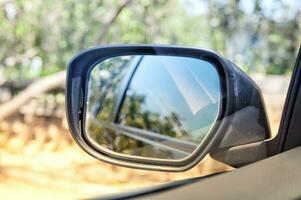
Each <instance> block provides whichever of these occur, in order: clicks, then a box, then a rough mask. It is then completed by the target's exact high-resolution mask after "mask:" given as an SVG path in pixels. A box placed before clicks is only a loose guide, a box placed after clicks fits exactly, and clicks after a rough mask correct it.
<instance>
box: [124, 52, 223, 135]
mask: <svg viewBox="0 0 301 200" xmlns="http://www.w3.org/2000/svg"><path fill="white" fill-rule="evenodd" d="M220 90H221V89H220V81H219V76H218V73H217V71H216V69H215V67H214V66H213V65H212V64H211V63H209V62H207V61H204V60H200V59H195V58H188V57H174V56H144V57H143V59H142V61H141V63H140V64H139V67H138V69H137V70H136V72H135V75H134V77H133V79H132V82H131V84H130V88H129V91H128V93H127V96H128V95H131V94H132V93H135V94H138V95H144V96H145V97H146V98H145V103H144V105H143V109H144V110H145V111H146V110H147V111H151V112H156V113H160V114H161V116H162V117H164V116H170V114H171V113H172V112H174V113H177V115H178V116H179V119H178V120H179V122H180V123H181V124H182V127H183V128H184V129H185V130H186V132H188V133H189V134H190V135H191V136H192V137H193V138H198V137H199V136H200V135H204V134H206V133H207V132H208V129H209V128H210V127H211V126H212V125H213V124H214V120H215V118H216V116H217V115H218V111H219V110H218V109H219V104H220V93H221V92H220Z"/></svg>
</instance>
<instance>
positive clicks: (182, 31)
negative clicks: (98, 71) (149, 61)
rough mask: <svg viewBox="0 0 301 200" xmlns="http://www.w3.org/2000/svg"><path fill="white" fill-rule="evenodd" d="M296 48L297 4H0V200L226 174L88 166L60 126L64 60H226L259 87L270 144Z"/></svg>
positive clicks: (196, 0)
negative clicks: (143, 47)
mask: <svg viewBox="0 0 301 200" xmlns="http://www.w3.org/2000/svg"><path fill="white" fill-rule="evenodd" d="M300 39H301V2H300V1H299V0H287V1H285V0H278V1H273V0H250V1H240V0H228V1H226V0H208V1H204V0H141V1H134V0H119V1H117V0H90V1H86V0H66V1H62V0H51V1H50V0H0V198H1V199H12V198H23V199H29V198H30V199H66V198H67V199H75V198H76V199H78V198H88V197H95V196H102V195H105V194H108V193H115V192H121V191H128V190H130V189H138V188H140V187H145V186H151V185H156V184H159V183H164V182H169V181H173V180H180V179H185V178H190V177H195V176H202V175H206V174H210V173H214V172H218V171H224V170H231V168H230V167H229V166H225V165H223V164H222V163H219V162H216V161H213V160H212V159H210V157H209V156H208V157H206V159H205V160H204V161H203V162H201V163H200V164H199V165H197V166H196V167H194V168H193V169H191V170H189V171H187V172H183V173H166V172H148V171H143V170H134V169H127V168H122V167H117V166H113V165H109V164H106V163H103V162H100V161H97V160H95V159H93V158H91V157H90V156H88V155H86V154H85V153H84V152H83V151H82V150H81V149H79V147H78V146H77V145H76V144H75V143H74V142H73V140H72V139H71V136H70V133H69V131H68V127H67V124H66V119H65V110H64V82H65V70H66V66H67V63H68V61H69V60H70V59H71V58H72V56H73V55H74V54H76V53H77V52H78V51H80V50H82V49H85V48H87V47H91V46H95V45H101V44H112V43H156V44H176V45H187V46H195V47H202V48H208V49H211V50H215V51H217V52H219V53H220V54H222V55H224V56H226V57H227V58H229V59H230V60H232V61H233V62H234V63H236V64H237V65H238V66H239V67H241V68H242V69H243V70H244V71H245V72H246V73H248V74H249V75H250V76H251V77H252V78H253V79H254V80H255V81H256V82H257V83H258V85H259V86H260V88H261V89H262V91H263V96H264V98H265V102H266V107H267V110H268V114H269V118H270V123H271V127H272V130H273V135H275V134H276V133H277V128H278V126H279V120H280V117H281V112H282V107H283V103H284V100H285V95H286V91H287V88H288V84H289V80H290V74H291V72H292V68H293V65H294V61H295V57H296V54H297V52H298V48H299V45H300V41H301V40H300Z"/></svg>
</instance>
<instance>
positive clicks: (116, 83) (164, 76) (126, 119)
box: [84, 55, 221, 160]
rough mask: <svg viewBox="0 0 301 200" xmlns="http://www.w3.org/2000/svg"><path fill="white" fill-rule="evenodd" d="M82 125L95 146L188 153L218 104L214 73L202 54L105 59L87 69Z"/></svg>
mask: <svg viewBox="0 0 301 200" xmlns="http://www.w3.org/2000/svg"><path fill="white" fill-rule="evenodd" d="M86 99H87V101H86V109H85V120H84V121H85V122H84V129H85V134H86V137H87V139H88V140H89V141H90V142H91V143H92V144H93V145H94V146H96V147H97V148H100V149H102V150H105V151H107V152H111V153H113V152H114V153H119V154H123V155H128V156H138V157H143V158H150V159H164V160H166V159H169V160H179V159H183V158H185V157H187V156H189V155H190V154H191V153H192V152H193V151H194V150H195V149H196V148H197V147H198V146H199V145H200V143H201V142H202V141H203V140H204V138H205V137H206V136H207V135H208V134H209V133H210V131H211V129H212V127H213V125H214V124H215V122H216V119H217V117H218V114H219V111H220V107H221V88H220V79H219V74H218V72H217V70H216V68H215V66H214V65H213V64H212V63H210V62H208V61H205V60H201V59H196V58H190V57H177V56H162V55H143V56H142V55H135V56H120V57H113V58H109V59H107V60H104V61H102V62H100V63H99V64H97V65H96V66H95V67H94V68H93V69H92V70H91V73H90V76H89V81H88V91H87V98H86Z"/></svg>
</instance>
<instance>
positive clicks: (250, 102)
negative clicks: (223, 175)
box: [66, 45, 271, 171]
mask: <svg viewBox="0 0 301 200" xmlns="http://www.w3.org/2000/svg"><path fill="white" fill-rule="evenodd" d="M124 55H164V56H181V57H190V58H197V59H203V60H206V61H208V62H210V63H213V64H214V65H215V66H216V69H217V70H218V73H219V77H220V81H221V92H222V95H221V96H222V105H221V110H220V113H219V116H218V118H217V122H216V124H215V126H214V128H213V130H212V132H210V134H209V135H208V137H206V140H205V141H203V142H202V143H201V144H200V145H199V146H198V148H197V149H196V150H195V151H194V152H193V153H192V154H191V156H189V157H188V158H187V159H182V160H179V161H176V162H169V161H166V162H164V161H161V160H149V159H145V160H144V159H138V158H131V157H125V156H122V155H114V154H112V153H110V152H106V151H103V150H101V149H97V148H95V146H93V145H92V144H90V143H89V141H88V140H87V138H86V136H85V134H84V129H83V119H84V116H85V102H86V101H87V81H88V75H89V73H90V72H91V70H92V68H93V67H94V66H95V65H96V64H98V63H100V62H101V61H104V60H106V59H108V58H112V57H116V56H124ZM66 109H67V120H68V123H69V128H70V131H71V133H72V136H73V138H74V140H75V141H76V142H77V144H78V145H79V146H80V147H81V148H82V149H84V150H85V151H86V152H87V153H89V154H90V155H91V156H93V157H95V158H97V159H99V160H103V161H106V162H109V163H112V164H117V165H121V166H126V167H133V168H139V169H148V170H161V171H184V170H187V169H190V168H191V167H193V166H194V165H196V164H197V163H198V162H199V161H200V160H202V159H203V158H204V157H205V155H207V154H208V153H210V155H211V156H212V157H213V158H215V159H217V160H220V161H222V162H227V161H226V160H227V159H228V160H229V158H227V159H225V155H224V154H222V152H224V151H227V149H229V148H233V147H237V146H241V145H249V144H252V143H256V142H260V141H264V140H266V139H269V138H270V137H271V134H270V128H269V123H268V119H267V116H266V111H265V107H264V103H263V99H262V95H261V92H260V89H259V88H258V87H257V85H256V84H255V83H254V82H253V81H252V80H251V79H250V78H249V77H248V76H247V75H246V74H245V73H244V72H242V71H241V70H240V69H239V68H238V67H237V66H235V65H234V64H233V63H231V62H230V61H229V60H227V59H226V58H224V57H222V56H221V55H219V54H217V53H215V52H212V51H209V50H204V49H197V48H187V47H178V46H161V45H113V46H101V47H94V48H90V49H87V50H84V51H82V52H80V53H79V54H78V55H77V56H75V57H74V58H73V59H72V60H71V62H70V63H69V66H68V71H67V82H66ZM227 156H229V155H227ZM235 162H236V163H235V164H238V165H239V163H240V160H239V159H235ZM242 162H244V163H245V161H242ZM228 164H233V163H228Z"/></svg>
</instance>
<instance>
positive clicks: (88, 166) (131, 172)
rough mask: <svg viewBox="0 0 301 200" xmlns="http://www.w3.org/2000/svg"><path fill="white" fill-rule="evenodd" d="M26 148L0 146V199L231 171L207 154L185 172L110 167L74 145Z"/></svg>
mask: <svg viewBox="0 0 301 200" xmlns="http://www.w3.org/2000/svg"><path fill="white" fill-rule="evenodd" d="M28 148H30V147H28V146H27V147H26V148H25V149H24V150H23V151H22V152H16V151H14V152H12V151H11V150H8V149H7V148H5V149H4V148H2V149H0V155H1V158H0V166H1V168H0V198H1V199H19V198H23V199H82V198H89V197H95V196H103V195H106V194H112V193H117V192H122V191H129V190H133V189H138V188H141V187H147V186H153V185H156V184H160V183H166V182H169V181H173V180H181V179H185V178H189V177H195V176H200V175H205V174H210V173H212V172H218V171H224V170H230V168H229V167H227V166H225V165H223V164H221V163H218V162H215V161H213V160H212V159H210V158H209V157H207V158H206V159H205V160H206V161H204V162H202V163H201V164H200V165H198V166H196V167H194V168H193V169H191V170H189V171H187V172H184V173H166V172H150V171H143V170H135V169H128V168H123V167H117V166H112V165H109V164H106V163H103V162H100V161H97V160H95V159H94V158H92V157H90V156H88V155H87V154H86V153H84V152H83V151H82V150H80V149H79V148H78V147H77V146H75V145H71V146H68V147H65V148H64V149H61V150H59V151H56V152H53V151H47V150H45V149H42V150H40V151H39V152H33V151H29V150H28ZM31 148H32V147H31Z"/></svg>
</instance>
